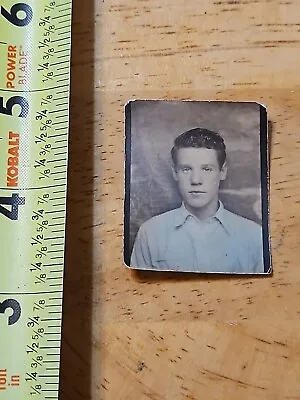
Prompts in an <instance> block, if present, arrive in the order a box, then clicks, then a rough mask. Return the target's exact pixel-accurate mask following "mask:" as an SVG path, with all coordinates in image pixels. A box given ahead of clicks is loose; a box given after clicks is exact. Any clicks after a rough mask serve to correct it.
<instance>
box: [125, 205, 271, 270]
mask: <svg viewBox="0 0 300 400" xmlns="http://www.w3.org/2000/svg"><path fill="white" fill-rule="evenodd" d="M219 203H220V204H219V209H218V211H217V212H216V214H215V215H214V216H213V217H211V218H209V219H207V220H200V219H198V218H197V217H195V216H194V215H192V214H191V213H189V212H188V211H187V209H186V208H185V206H184V204H182V206H181V207H180V208H177V209H175V210H171V211H168V212H166V213H164V214H161V215H157V216H155V217H153V218H151V219H149V220H148V221H146V222H145V223H144V224H143V225H142V226H141V227H140V229H139V231H138V234H137V237H136V240H135V244H134V247H133V252H132V256H131V263H130V265H131V267H136V268H139V269H154V270H161V271H170V270H177V271H188V272H234V273H263V272H264V263H263V235H262V227H261V226H260V225H258V224H256V223H255V222H253V221H250V220H248V219H246V218H243V217H240V216H238V215H236V214H233V213H231V212H230V211H228V210H226V209H225V208H224V206H223V204H222V203H221V202H219Z"/></svg>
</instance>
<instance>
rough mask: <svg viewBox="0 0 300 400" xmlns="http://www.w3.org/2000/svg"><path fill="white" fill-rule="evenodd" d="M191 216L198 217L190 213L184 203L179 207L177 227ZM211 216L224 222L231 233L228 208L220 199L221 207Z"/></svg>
mask: <svg viewBox="0 0 300 400" xmlns="http://www.w3.org/2000/svg"><path fill="white" fill-rule="evenodd" d="M189 217H193V218H197V217H195V216H194V215H193V214H192V213H190V212H189V211H188V210H187V209H186V207H185V205H184V203H182V204H181V207H180V208H178V214H177V216H176V218H175V227H176V228H179V227H181V226H182V225H184V223H185V222H186V220H187V219H188V218H189ZM211 218H216V219H217V220H218V221H219V222H220V223H221V224H222V226H223V227H224V229H225V230H226V232H227V233H228V234H230V227H229V226H228V221H227V219H226V210H225V208H224V205H223V203H222V202H221V201H220V200H219V208H218V210H217V212H216V213H215V215H213V216H212V217H211Z"/></svg>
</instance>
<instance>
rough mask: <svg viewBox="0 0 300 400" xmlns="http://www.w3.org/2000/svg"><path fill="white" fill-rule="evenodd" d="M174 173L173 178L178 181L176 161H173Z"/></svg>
mask: <svg viewBox="0 0 300 400" xmlns="http://www.w3.org/2000/svg"><path fill="white" fill-rule="evenodd" d="M172 175H173V178H174V179H175V181H177V180H178V178H177V171H176V165H175V164H174V163H172Z"/></svg>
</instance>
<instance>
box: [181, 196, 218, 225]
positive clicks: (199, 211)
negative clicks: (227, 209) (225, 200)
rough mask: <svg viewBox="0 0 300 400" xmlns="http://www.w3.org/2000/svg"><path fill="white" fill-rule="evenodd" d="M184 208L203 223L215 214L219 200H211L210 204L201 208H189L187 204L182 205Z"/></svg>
mask: <svg viewBox="0 0 300 400" xmlns="http://www.w3.org/2000/svg"><path fill="white" fill-rule="evenodd" d="M184 206H185V208H186V209H187V210H188V212H190V213H191V214H193V215H194V216H195V217H197V218H198V219H200V220H202V221H204V220H206V219H208V218H211V217H212V216H214V215H215V214H216V212H217V211H218V209H219V199H218V198H217V199H215V200H213V201H212V202H211V203H209V204H207V205H206V206H204V207H201V208H195V207H190V206H189V205H188V204H186V203H184Z"/></svg>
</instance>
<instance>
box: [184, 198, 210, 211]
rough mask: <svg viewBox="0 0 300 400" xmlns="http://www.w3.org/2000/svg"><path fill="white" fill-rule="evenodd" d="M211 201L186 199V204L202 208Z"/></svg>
mask: <svg viewBox="0 0 300 400" xmlns="http://www.w3.org/2000/svg"><path fill="white" fill-rule="evenodd" d="M209 203H210V201H209V199H190V198H189V199H186V200H185V204H186V205H187V206H189V207H190V208H194V209H201V208H204V207H206V206H207V205H208V204H209Z"/></svg>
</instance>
